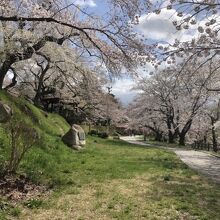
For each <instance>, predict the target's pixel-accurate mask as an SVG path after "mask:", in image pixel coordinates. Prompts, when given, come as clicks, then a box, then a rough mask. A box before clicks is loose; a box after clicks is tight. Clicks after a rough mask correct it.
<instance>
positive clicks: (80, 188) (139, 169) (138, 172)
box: [0, 93, 220, 220]
mask: <svg viewBox="0 0 220 220" xmlns="http://www.w3.org/2000/svg"><path fill="white" fill-rule="evenodd" d="M0 99H3V100H4V101H5V102H8V104H10V105H12V106H13V109H15V117H21V118H22V119H24V120H26V121H27V123H29V125H30V126H33V127H35V128H36V129H37V130H38V132H39V133H40V134H41V136H42V141H41V144H40V145H38V146H34V147H33V148H32V149H31V150H30V151H29V152H28V154H27V155H26V156H25V158H24V160H23V161H22V163H21V166H20V168H19V171H18V172H19V173H22V174H25V175H26V176H28V177H29V178H30V179H31V180H32V181H33V182H35V183H38V184H43V185H45V186H46V187H48V190H51V189H52V191H51V192H50V191H48V193H49V194H45V195H42V196H41V197H40V198H33V199H28V200H27V201H23V202H20V203H17V204H13V205H12V204H10V202H9V201H7V199H5V198H1V199H0V219H1V220H2V219H22V220H26V219H32V220H51V219H62V220H64V219H65V220H70V219H74V220H75V219H76V220H79V219H81V220H82V219H95V220H97V219H121V220H123V219H124V220H130V219H131V220H133V219H137V220H139V219H147V220H153V219H158V220H161V219H173V220H176V219H186V220H188V219H199V220H200V219H203V220H205V219H212V220H219V210H220V188H219V186H217V185H215V184H214V183H212V182H209V181H207V180H206V179H204V178H203V177H201V176H200V175H198V174H197V173H196V172H194V171H192V170H191V169H189V168H188V167H187V166H186V165H184V164H183V163H182V162H181V161H180V160H179V159H178V158H177V156H176V155H175V154H174V153H171V152H168V151H165V150H162V149H155V148H149V147H148V148H146V147H141V146H140V147H139V146H135V145H132V144H128V143H125V142H123V141H120V140H110V139H108V140H104V139H99V138H95V137H88V138H87V145H86V148H85V149H84V150H82V151H79V152H77V151H73V150H71V149H69V148H68V147H66V146H64V145H63V143H62V142H61V140H60V137H61V135H62V133H63V132H65V131H66V130H67V129H68V125H67V123H66V122H65V121H64V120H63V118H61V117H60V116H57V115H54V114H49V115H45V113H44V112H42V111H41V110H39V109H37V108H36V107H34V106H33V105H31V104H29V103H28V102H26V101H25V100H16V99H14V98H12V97H10V96H8V95H6V94H5V93H0ZM23 106H29V107H28V109H29V110H28V112H26V113H24V111H23V110H22V109H23ZM0 132H1V133H0V134H1V135H0V155H1V156H0V161H1V158H2V161H3V160H5V158H7V155H8V152H9V147H8V145H7V138H6V137H5V134H4V130H3V129H2V128H0Z"/></svg>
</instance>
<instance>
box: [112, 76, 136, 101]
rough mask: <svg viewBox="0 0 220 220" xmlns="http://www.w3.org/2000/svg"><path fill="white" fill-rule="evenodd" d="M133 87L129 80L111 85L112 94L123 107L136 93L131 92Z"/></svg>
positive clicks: (122, 80) (133, 83)
mask: <svg viewBox="0 0 220 220" xmlns="http://www.w3.org/2000/svg"><path fill="white" fill-rule="evenodd" d="M134 85H135V82H134V81H133V80H132V79H130V78H126V79H125V78H124V79H120V80H117V81H116V82H115V83H114V84H113V85H112V93H113V94H114V95H115V96H116V97H117V98H119V99H120V101H121V102H122V103H123V104H124V105H127V104H128V103H129V102H131V101H132V100H133V99H134V97H135V96H136V94H137V92H136V91H132V90H131V89H132V88H133V87H134Z"/></svg>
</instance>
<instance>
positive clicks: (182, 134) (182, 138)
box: [179, 119, 192, 146]
mask: <svg viewBox="0 0 220 220" xmlns="http://www.w3.org/2000/svg"><path fill="white" fill-rule="evenodd" d="M191 125H192V119H189V120H188V121H187V123H186V124H185V126H184V127H183V129H182V131H181V132H180V133H179V145H180V146H185V139H186V134H187V132H188V131H189V129H190V127H191Z"/></svg>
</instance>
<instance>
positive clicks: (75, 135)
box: [62, 125, 86, 150]
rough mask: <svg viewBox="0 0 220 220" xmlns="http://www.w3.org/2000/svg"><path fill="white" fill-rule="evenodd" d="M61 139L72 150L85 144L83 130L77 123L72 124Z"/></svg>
mask: <svg viewBox="0 0 220 220" xmlns="http://www.w3.org/2000/svg"><path fill="white" fill-rule="evenodd" d="M62 141H63V143H64V144H66V145H67V146H68V147H70V148H73V149H74V150H81V149H82V146H84V145H85V143H86V141H85V132H84V130H83V129H82V128H81V127H80V126H79V125H73V126H72V127H71V128H70V130H69V131H68V132H67V133H66V134H65V135H64V136H63V137H62Z"/></svg>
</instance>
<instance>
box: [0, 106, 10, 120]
mask: <svg viewBox="0 0 220 220" xmlns="http://www.w3.org/2000/svg"><path fill="white" fill-rule="evenodd" d="M11 117H12V109H11V108H10V107H9V106H8V105H6V104H4V103H2V102H0V123H6V122H8V121H10V119H11Z"/></svg>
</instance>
